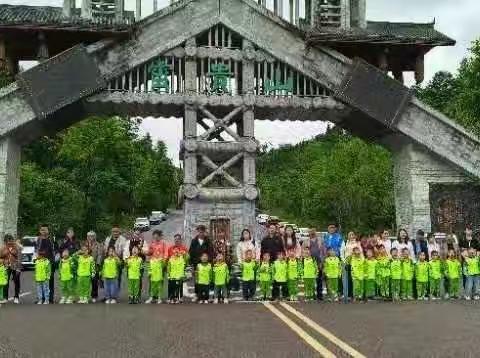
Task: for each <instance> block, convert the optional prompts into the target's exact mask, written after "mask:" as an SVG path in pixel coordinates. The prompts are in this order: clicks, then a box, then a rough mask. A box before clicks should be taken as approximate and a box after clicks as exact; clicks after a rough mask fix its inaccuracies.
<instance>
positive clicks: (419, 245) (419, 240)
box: [412, 230, 430, 260]
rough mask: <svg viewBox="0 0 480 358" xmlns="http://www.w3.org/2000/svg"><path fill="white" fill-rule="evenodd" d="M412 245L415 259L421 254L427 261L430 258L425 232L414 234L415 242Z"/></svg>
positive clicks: (418, 231) (419, 231)
mask: <svg viewBox="0 0 480 358" xmlns="http://www.w3.org/2000/svg"><path fill="white" fill-rule="evenodd" d="M412 244H413V249H414V251H415V256H416V257H418V255H419V254H420V253H421V252H423V253H424V254H425V256H426V258H427V260H429V257H430V256H429V252H428V241H427V240H426V238H425V232H424V231H423V230H417V233H416V234H415V240H414V242H413V243H412Z"/></svg>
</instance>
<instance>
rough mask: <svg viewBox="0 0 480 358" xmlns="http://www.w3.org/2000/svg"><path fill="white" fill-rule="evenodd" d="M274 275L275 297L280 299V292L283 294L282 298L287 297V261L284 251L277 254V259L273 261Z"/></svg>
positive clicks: (273, 293)
mask: <svg viewBox="0 0 480 358" xmlns="http://www.w3.org/2000/svg"><path fill="white" fill-rule="evenodd" d="M272 277H273V292H272V296H273V299H274V300H279V299H280V294H281V295H282V299H285V298H287V297H288V289H287V261H285V255H284V253H283V252H282V251H280V252H279V253H278V254H277V259H276V260H275V261H274V262H273V268H272Z"/></svg>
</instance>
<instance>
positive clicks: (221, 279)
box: [213, 254, 230, 303]
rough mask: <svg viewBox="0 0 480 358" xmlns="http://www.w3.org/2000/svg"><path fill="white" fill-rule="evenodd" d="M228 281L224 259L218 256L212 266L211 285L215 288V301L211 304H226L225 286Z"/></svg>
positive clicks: (228, 275)
mask: <svg viewBox="0 0 480 358" xmlns="http://www.w3.org/2000/svg"><path fill="white" fill-rule="evenodd" d="M229 281H230V272H229V270H228V265H227V263H226V262H225V258H224V257H223V255H222V254H218V255H217V258H216V260H215V264H214V265H213V284H214V286H215V300H214V301H213V303H219V302H220V303H228V298H227V297H226V296H227V285H228V282H229Z"/></svg>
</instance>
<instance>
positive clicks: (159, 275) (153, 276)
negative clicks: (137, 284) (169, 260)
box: [148, 258, 165, 282]
mask: <svg viewBox="0 0 480 358" xmlns="http://www.w3.org/2000/svg"><path fill="white" fill-rule="evenodd" d="M164 265H165V263H164V261H163V259H161V258H152V259H150V263H149V265H148V276H150V281H151V282H160V281H163V266H164Z"/></svg>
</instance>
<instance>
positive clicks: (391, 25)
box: [307, 21, 455, 46]
mask: <svg viewBox="0 0 480 358" xmlns="http://www.w3.org/2000/svg"><path fill="white" fill-rule="evenodd" d="M434 25H435V24H434V23H426V24H417V23H409V22H385V21H368V22H367V28H366V29H361V28H352V29H349V30H341V29H338V28H323V27H322V28H319V27H316V28H314V29H312V30H310V31H308V33H307V41H308V42H310V43H317V44H320V43H341V42H343V43H361V42H365V43H391V44H425V45H434V46H451V45H454V44H455V41H454V40H452V39H451V38H449V37H448V36H446V35H444V34H442V33H441V32H439V31H437V30H435V27H434Z"/></svg>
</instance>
